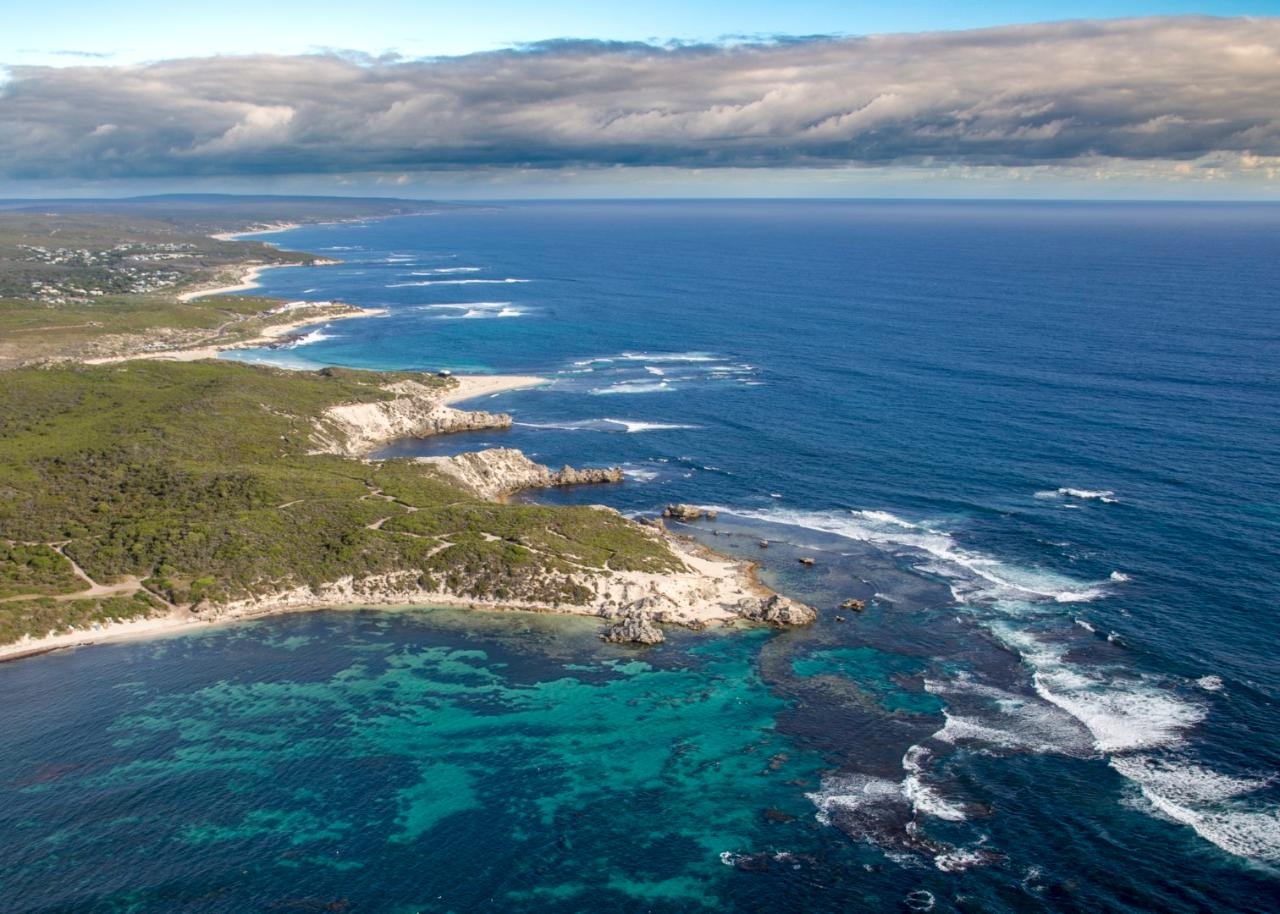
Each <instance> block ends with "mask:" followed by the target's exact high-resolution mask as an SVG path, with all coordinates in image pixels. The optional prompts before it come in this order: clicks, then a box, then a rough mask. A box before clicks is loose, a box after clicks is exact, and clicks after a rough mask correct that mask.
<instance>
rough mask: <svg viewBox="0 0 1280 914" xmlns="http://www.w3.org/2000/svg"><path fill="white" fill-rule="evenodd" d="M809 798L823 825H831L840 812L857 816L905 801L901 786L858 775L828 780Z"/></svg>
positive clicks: (880, 779) (823, 780)
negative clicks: (872, 809) (866, 808)
mask: <svg viewBox="0 0 1280 914" xmlns="http://www.w3.org/2000/svg"><path fill="white" fill-rule="evenodd" d="M805 796H806V797H807V798H808V799H809V800H810V801H811V802H812V803H813V805H814V806H815V807H816V808H817V812H816V813H815V817H816V818H817V820H818V821H819V822H821V823H822V824H823V825H831V824H832V820H831V817H832V816H833V815H835V814H836V813H839V812H856V811H857V810H859V809H862V808H865V807H867V806H879V805H883V804H886V803H901V802H902V800H903V794H902V785H901V784H898V783H895V782H894V781H890V780H888V779H886V778H876V777H871V776H869V775H865V774H857V773H855V774H841V775H832V776H830V777H825V778H823V779H822V783H821V785H820V786H819V789H818V790H816V791H813V792H812V793H806V794H805Z"/></svg>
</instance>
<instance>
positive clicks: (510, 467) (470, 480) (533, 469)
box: [418, 447, 622, 499]
mask: <svg viewBox="0 0 1280 914" xmlns="http://www.w3.org/2000/svg"><path fill="white" fill-rule="evenodd" d="M418 462H419V463H422V464H426V465H429V466H432V467H434V468H435V469H437V470H439V471H440V472H441V473H444V474H445V475H446V476H449V477H450V478H451V479H452V480H453V481H454V482H456V483H458V484H460V485H462V486H463V487H464V488H465V489H467V490H468V491H470V492H472V493H474V494H476V495H478V496H479V497H481V498H488V499H493V498H501V497H502V496H504V495H510V494H511V493H512V492H518V491H519V490H520V489H540V488H543V489H544V488H550V487H551V486H575V485H584V484H590V483H600V482H622V470H621V469H620V468H618V467H609V468H589V469H581V470H577V469H574V468H573V467H570V466H566V467H563V468H561V469H559V470H552V469H551V468H550V467H546V466H543V465H542V464H540V463H535V462H534V461H532V460H530V459H529V458H528V457H526V456H525V455H524V452H523V451H519V450H516V449H515V448H509V447H495V448H489V449H488V450H484V451H470V452H468V453H465V454H458V455H457V456H455V457H419V458H418Z"/></svg>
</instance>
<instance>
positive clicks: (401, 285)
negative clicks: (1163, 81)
mask: <svg viewBox="0 0 1280 914" xmlns="http://www.w3.org/2000/svg"><path fill="white" fill-rule="evenodd" d="M513 282H530V280H528V279H511V278H507V279H416V280H414V281H413V282H392V283H387V288H388V289H405V288H408V287H410V286H475V285H504V284H507V283H513Z"/></svg>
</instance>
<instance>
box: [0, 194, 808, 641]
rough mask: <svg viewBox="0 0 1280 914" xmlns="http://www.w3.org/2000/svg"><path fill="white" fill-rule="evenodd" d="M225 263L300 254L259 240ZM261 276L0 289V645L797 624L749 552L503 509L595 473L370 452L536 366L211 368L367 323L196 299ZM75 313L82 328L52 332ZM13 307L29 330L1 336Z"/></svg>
mask: <svg viewBox="0 0 1280 914" xmlns="http://www.w3.org/2000/svg"><path fill="white" fill-rule="evenodd" d="M51 218H52V217H51ZM277 218H282V217H277ZM3 222H4V216H3V214H0V223H3ZM252 225H253V223H250V227H251V226H252ZM204 228H205V229H207V228H208V226H204ZM219 228H220V230H221V232H228V231H230V229H226V228H225V227H222V226H219ZM23 243H26V242H23ZM212 243H216V244H245V243H246V242H237V241H225V240H219V239H214V240H213V241H212ZM264 252H270V253H264ZM241 256H243V257H247V258H250V259H251V260H258V259H261V258H263V257H271V256H274V257H279V258H281V259H284V260H286V261H287V262H304V260H305V259H306V258H309V257H310V255H303V254H296V253H292V252H280V251H276V249H274V248H270V247H264V246H260V245H258V244H257V243H253V247H252V250H251V251H249V252H243V251H242V252H241ZM259 268H260V264H257V263H253V262H250V260H243V261H240V262H238V263H221V264H218V265H213V266H209V267H207V268H205V269H202V270H195V271H192V273H191V275H190V276H188V277H186V279H185V280H184V282H182V283H178V284H175V286H174V288H173V289H172V290H170V291H168V292H164V293H157V292H152V293H148V295H147V301H146V302H144V303H141V304H140V303H139V302H137V301H136V300H130V299H128V298H127V297H126V298H125V299H124V300H123V301H120V300H111V301H112V302H114V303H107V304H106V306H105V307H101V308H99V307H98V304H99V302H98V300H99V299H103V298H105V296H94V295H92V294H90V295H89V296H88V297H89V298H90V299H92V301H90V302H89V303H83V302H75V303H70V304H68V303H64V302H47V301H33V300H32V298H31V297H30V296H27V297H26V298H8V299H6V300H5V301H4V303H3V305H4V310H3V312H2V313H3V316H4V320H5V321H7V329H6V330H5V332H4V333H3V335H2V336H0V339H3V344H2V345H0V352H3V353H5V354H6V356H7V359H8V361H7V364H8V365H10V366H14V367H11V368H10V370H8V371H3V372H0V491H3V498H0V659H7V658H12V657H15V656H23V655H26V654H30V653H35V652H42V651H46V650H50V649H54V648H57V647H62V646H68V645H75V644H83V643H89V642H97V641H103V640H109V639H112V638H119V637H132V636H136V635H139V634H144V633H152V632H157V631H162V630H166V629H178V628H182V627H188V626H195V625H204V624H211V623H216V622H225V621H229V620H234V619H241V618H250V617H256V616H261V615H265V614H269V613H276V612H283V611H293V610H299V609H309V608H320V607H345V606H371V605H383V606H386V605H406V606H408V605H415V604H416V605H458V606H468V607H476V608H486V609H521V610H533V611H551V612H565V613H579V614H588V615H594V616H599V617H601V618H602V620H603V622H604V623H605V629H604V635H605V636H606V637H608V638H609V639H610V640H622V641H639V642H647V643H651V642H654V641H659V640H662V637H663V635H662V631H661V629H660V628H658V627H657V625H656V623H670V624H678V625H685V626H691V627H702V626H705V625H708V624H720V623H732V622H734V621H736V620H752V621H757V622H762V623H769V624H775V625H788V624H803V623H806V622H809V621H812V620H813V618H814V614H813V610H812V609H810V608H809V607H806V606H803V605H800V604H798V603H795V602H793V601H790V600H788V599H786V598H784V597H781V596H778V595H777V594H774V593H772V592H770V591H769V590H767V589H766V588H764V587H763V586H761V585H760V584H759V582H758V581H757V580H756V578H755V575H754V568H753V566H752V565H751V564H750V563H747V562H743V561H738V560H734V559H731V558H728V557H725V556H722V555H718V554H716V553H713V552H711V551H710V550H707V549H705V548H704V547H702V546H700V545H699V544H697V543H695V542H694V541H692V540H690V539H688V538H685V537H681V536H678V535H675V534H673V533H671V532H670V531H668V530H667V529H666V528H665V527H664V526H663V524H662V522H661V521H654V522H652V523H640V522H635V521H632V520H628V519H626V518H624V517H622V516H621V515H620V514H618V513H617V512H615V511H613V510H611V509H608V508H604V507H600V506H592V507H587V506H581V507H548V506H540V505H533V504H515V503H508V502H507V501H506V498H507V496H509V495H510V494H512V493H513V492H516V491H518V490H521V489H526V488H531V487H538V486H553V485H580V484H589V483H612V482H620V481H621V473H620V471H618V470H617V469H615V468H608V467H604V468H585V469H575V468H573V467H564V468H561V469H556V470H553V469H551V468H548V467H544V466H541V465H539V464H537V463H534V462H533V461H531V460H529V459H528V458H527V457H525V456H524V455H523V454H522V453H521V452H519V451H517V450H513V449H509V448H494V449H489V450H483V451H478V452H474V453H467V454H462V455H458V456H455V457H450V458H428V459H418V460H408V459H389V460H377V459H373V457H372V455H373V454H375V453H376V452H377V451H378V450H379V449H380V448H381V447H382V446H383V445H385V444H387V443H389V442H390V441H393V440H396V439H398V438H404V437H409V436H425V435H435V434H447V433H449V432H452V431H459V430H467V429H476V428H495V427H496V428H501V427H504V426H506V425H509V424H510V422H511V419H510V417H509V416H506V415H503V414H495V413H487V412H472V411H467V410H463V409H458V408H456V407H455V406H454V405H453V404H456V403H459V402H461V401H463V400H467V399H472V398H475V397H479V396H482V395H486V394H490V393H494V392H497V391H500V390H505V389H511V388H514V387H522V386H529V385H534V384H538V383H541V382H542V379H540V378H536V377H526V376H520V377H512V376H486V377H478V376H477V377H437V376H434V375H424V374H421V373H414V372H366V371H355V370H345V369H338V368H326V369H322V370H319V371H285V370H279V369H273V368H267V367H261V366H251V365H245V364H240V363H235V362H230V361H216V360H211V359H210V357H211V356H214V355H216V353H217V351H218V350H220V349H224V348H231V347H235V346H243V345H252V344H255V343H259V342H260V341H261V340H264V339H266V340H270V339H278V338H279V337H280V336H282V335H284V334H287V333H289V332H292V331H293V330H295V329H297V327H299V326H304V325H306V324H308V323H314V322H316V321H317V320H332V319H335V318H341V317H357V316H367V315H368V314H369V313H370V312H369V311H368V310H366V309H360V308H356V307H354V306H351V305H345V304H341V303H327V302H326V303H307V302H299V303H286V304H282V303H280V302H276V301H272V300H268V299H252V300H246V299H237V298H231V297H225V296H219V297H218V298H216V299H215V298H209V297H206V296H205V295H201V294H198V293H199V292H200V291H203V290H208V287H209V284H210V283H211V282H217V281H219V279H218V277H219V275H226V274H228V273H233V274H234V273H236V271H241V272H240V274H239V275H242V273H243V271H245V270H254V269H259ZM0 272H3V271H2V270H0ZM77 288H81V287H77ZM184 288H186V289H188V292H189V291H190V290H191V289H194V290H195V291H196V292H197V294H188V293H187V292H179V291H178V290H179V289H184ZM86 291H88V292H89V293H91V292H92V291H93V290H91V289H90V290H86ZM183 295H185V297H186V300H185V301H183V302H178V301H177V299H178V298H179V297H181V296H183ZM166 309H168V310H166ZM181 309H189V310H181ZM78 311H87V312H91V313H93V314H95V316H96V321H95V326H92V327H87V328H72V327H70V326H69V325H68V324H67V317H66V315H67V313H68V312H78ZM34 313H38V314H39V315H40V316H39V318H34V317H33V314H34ZM139 313H144V314H147V315H148V318H147V322H135V321H134V320H133V317H134V316H136V315H137V314H139ZM37 320H39V321H44V322H45V327H47V328H51V329H42V328H41V326H40V325H39V324H36V323H35V322H36V321H37ZM24 321H25V322H26V323H28V324H34V325H33V326H27V327H22V328H20V329H22V330H25V331H27V332H26V333H25V334H22V335H19V336H17V339H16V341H15V333H14V329H15V325H16V324H21V323H23V322H24ZM166 322H168V323H170V324H177V325H179V326H166V325H165V324H166ZM28 351H36V352H38V353H40V355H39V357H38V358H26V357H24V355H23V354H24V353H26V352H28Z"/></svg>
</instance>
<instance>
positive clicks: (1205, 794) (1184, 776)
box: [1111, 755, 1280, 863]
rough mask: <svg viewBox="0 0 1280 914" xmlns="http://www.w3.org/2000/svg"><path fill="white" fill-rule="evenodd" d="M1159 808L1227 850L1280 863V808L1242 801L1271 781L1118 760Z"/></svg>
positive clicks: (1177, 764) (1139, 759) (1185, 765)
mask: <svg viewBox="0 0 1280 914" xmlns="http://www.w3.org/2000/svg"><path fill="white" fill-rule="evenodd" d="M1111 767H1112V768H1114V769H1115V770H1116V771H1118V772H1120V774H1122V775H1124V776H1125V777H1126V778H1128V779H1129V780H1130V781H1133V782H1134V783H1135V784H1137V785H1138V787H1139V789H1140V790H1141V791H1142V795H1143V797H1145V798H1146V800H1147V801H1148V802H1149V803H1150V804H1151V805H1152V806H1153V807H1154V808H1155V809H1156V810H1158V811H1159V812H1161V813H1163V814H1164V815H1166V816H1168V817H1169V818H1171V819H1173V820H1175V821H1177V822H1180V823H1182V824H1183V825H1187V826H1190V827H1191V828H1192V829H1194V830H1195V832H1196V834H1198V835H1200V837H1202V838H1204V839H1205V840H1207V841H1211V842H1212V843H1213V844H1216V845H1217V846H1218V847H1220V848H1222V849H1223V850H1225V851H1227V852H1228V853H1232V854H1236V855H1238V856H1242V857H1249V858H1252V859H1255V860H1264V861H1267V862H1269V863H1280V810H1278V809H1277V808H1275V807H1267V806H1263V805H1261V804H1257V803H1250V802H1249V801H1248V800H1246V799H1243V798H1244V797H1246V796H1247V795H1248V794H1251V793H1254V792H1255V791H1258V790H1260V789H1262V788H1263V787H1265V786H1267V784H1268V782H1269V781H1268V780H1267V779H1260V778H1241V777H1232V776H1229V775H1224V774H1220V773H1218V772H1216V771H1212V770H1210V769H1208V768H1205V767H1203V766H1200V765H1196V764H1194V763H1189V762H1183V761H1181V760H1176V759H1168V758H1158V757H1152V756H1147V755H1132V756H1123V757H1120V758H1113V759H1112V760H1111Z"/></svg>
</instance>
